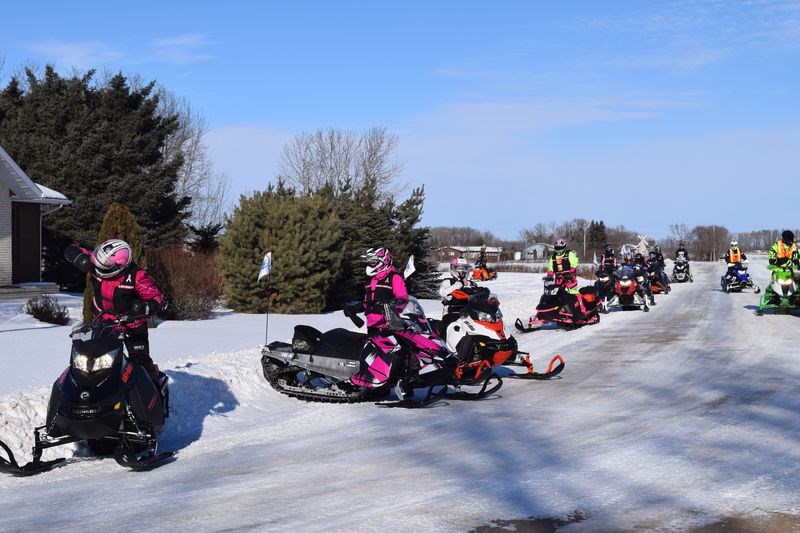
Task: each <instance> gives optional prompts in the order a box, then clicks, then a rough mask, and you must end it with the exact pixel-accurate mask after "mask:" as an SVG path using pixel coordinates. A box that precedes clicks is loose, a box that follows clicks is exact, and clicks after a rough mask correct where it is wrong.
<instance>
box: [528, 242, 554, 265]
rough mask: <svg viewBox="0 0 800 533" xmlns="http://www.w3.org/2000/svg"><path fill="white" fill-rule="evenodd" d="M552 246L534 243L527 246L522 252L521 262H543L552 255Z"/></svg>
mask: <svg viewBox="0 0 800 533" xmlns="http://www.w3.org/2000/svg"><path fill="white" fill-rule="evenodd" d="M552 251H553V245H552V244H550V243H545V242H535V243H533V244H529V245H527V246H526V247H525V248H524V250H523V252H522V258H521V259H522V260H523V261H545V260H547V257H548V256H549V255H550V254H551V253H552Z"/></svg>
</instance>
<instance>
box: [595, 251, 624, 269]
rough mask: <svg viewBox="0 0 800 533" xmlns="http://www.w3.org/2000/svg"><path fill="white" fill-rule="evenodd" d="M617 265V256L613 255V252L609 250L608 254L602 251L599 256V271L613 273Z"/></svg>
mask: <svg viewBox="0 0 800 533" xmlns="http://www.w3.org/2000/svg"><path fill="white" fill-rule="evenodd" d="M618 266H619V265H618V264H617V256H616V255H614V252H611V253H610V254H607V253H606V252H603V254H602V255H601V256H600V265H599V266H598V270H599V271H604V272H608V273H609V274H613V273H614V272H615V271H616V270H617V267H618Z"/></svg>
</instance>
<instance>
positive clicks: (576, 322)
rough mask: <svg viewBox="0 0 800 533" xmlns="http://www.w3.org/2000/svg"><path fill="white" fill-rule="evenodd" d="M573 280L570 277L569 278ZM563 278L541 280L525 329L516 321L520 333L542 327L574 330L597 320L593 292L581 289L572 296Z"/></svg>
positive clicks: (595, 298)
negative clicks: (541, 287)
mask: <svg viewBox="0 0 800 533" xmlns="http://www.w3.org/2000/svg"><path fill="white" fill-rule="evenodd" d="M573 279H574V278H573ZM567 284H568V279H567V278H566V277H565V276H556V277H555V278H554V277H552V276H545V277H544V294H542V297H541V299H540V300H539V305H537V306H536V314H534V315H533V316H532V317H531V318H530V320H529V321H528V325H527V326H525V325H524V324H523V323H522V321H521V320H520V319H517V320H516V322H514V326H515V327H516V328H517V330H519V331H520V332H522V333H528V332H531V331H535V330H537V329H540V328H541V327H542V326H544V325H545V324H549V323H551V324H556V325H557V326H559V327H563V328H565V329H576V328H579V327H581V326H586V325H589V324H596V323H598V322H599V321H600V314H599V309H598V307H599V303H600V300H599V298H598V297H597V289H596V288H595V287H581V288H580V289H579V291H578V292H577V293H576V294H572V293H570V292H569V290H567V288H566V285H567Z"/></svg>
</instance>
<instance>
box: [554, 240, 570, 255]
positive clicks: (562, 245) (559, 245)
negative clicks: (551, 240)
mask: <svg viewBox="0 0 800 533" xmlns="http://www.w3.org/2000/svg"><path fill="white" fill-rule="evenodd" d="M553 249H554V250H555V251H556V252H563V251H564V250H566V249H567V241H566V240H564V239H558V240H557V241H556V245H555V246H553Z"/></svg>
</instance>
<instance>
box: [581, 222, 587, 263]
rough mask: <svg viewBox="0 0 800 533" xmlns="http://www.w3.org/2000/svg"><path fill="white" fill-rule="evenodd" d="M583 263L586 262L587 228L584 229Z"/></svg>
mask: <svg viewBox="0 0 800 533" xmlns="http://www.w3.org/2000/svg"><path fill="white" fill-rule="evenodd" d="M581 259H582V260H583V261H586V226H584V227H583V257H581Z"/></svg>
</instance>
